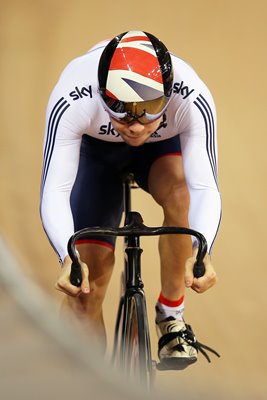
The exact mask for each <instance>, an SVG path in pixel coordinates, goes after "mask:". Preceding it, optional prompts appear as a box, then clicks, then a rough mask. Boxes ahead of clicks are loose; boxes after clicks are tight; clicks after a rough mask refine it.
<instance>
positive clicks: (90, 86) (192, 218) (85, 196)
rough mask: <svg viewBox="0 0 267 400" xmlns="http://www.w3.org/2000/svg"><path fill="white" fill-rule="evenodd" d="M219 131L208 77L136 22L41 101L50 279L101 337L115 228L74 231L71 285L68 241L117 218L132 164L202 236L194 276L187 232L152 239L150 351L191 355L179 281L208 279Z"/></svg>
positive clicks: (168, 220)
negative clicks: (78, 275)
mask: <svg viewBox="0 0 267 400" xmlns="http://www.w3.org/2000/svg"><path fill="white" fill-rule="evenodd" d="M216 140H217V139H216V111H215V106H214V102H213V98H212V95H211V94H210V91H209V90H208V88H207V86H206V85H205V84H204V83H203V81H202V80H201V79H200V78H199V76H198V75H197V74H196V72H195V71H194V70H193V68H192V67H191V66H190V65H188V64H187V63H186V62H184V61H183V60H181V59H180V58H179V57H177V56H175V55H173V54H170V53H169V51H168V50H167V48H166V47H165V45H164V44H163V43H162V42H161V41H160V40H159V39H157V38H156V37H155V36H153V35H152V34H149V33H147V32H143V31H129V32H125V33H122V34H119V35H117V36H116V37H115V38H113V39H112V40H108V41H104V42H101V43H98V44H97V45H95V46H94V47H93V48H92V49H90V50H89V52H87V53H86V54H84V55H82V56H81V57H78V58H76V59H74V60H73V61H72V62H70V63H69V65H68V66H67V67H66V68H65V70H64V71H63V73H62V74H61V76H60V79H59V81H58V83H57V84H56V86H55V88H54V90H53V92H52V94H51V97H50V100H49V103H48V109H47V123H46V134H45V142H44V164H43V176H42V190H41V218H42V222H43V226H44V229H45V232H46V233H47V235H48V238H49V240H50V242H51V243H52V245H53V247H54V249H55V251H56V252H57V254H58V256H59V259H60V262H61V264H62V269H61V272H60V275H59V278H58V280H57V282H56V288H57V289H58V290H60V291H62V292H64V293H65V294H66V295H67V296H65V298H64V306H65V307H67V309H70V310H73V311H74V312H75V313H76V314H77V316H78V318H80V319H81V320H82V321H90V323H91V324H92V325H93V327H94V331H95V332H96V334H97V335H98V337H101V340H103V341H105V328H104V321H103V314H102V304H103V300H104V297H105V293H106V290H107V286H108V283H109V280H110V277H111V273H112V269H113V265H114V247H115V239H114V238H112V237H107V238H106V237H104V238H103V237H101V238H100V237H95V238H90V239H89V238H88V240H83V241H80V242H78V243H77V249H78V252H79V256H80V259H81V262H82V274H83V281H82V285H81V287H79V288H77V287H75V286H72V285H71V283H70V281H69V276H70V268H71V260H70V258H69V256H68V253H67V242H68V239H69V237H70V236H71V235H72V234H73V232H74V230H78V229H81V228H84V227H86V226H118V225H119V223H120V219H121V214H122V183H121V175H122V174H123V173H125V172H126V171H127V172H132V173H134V176H135V179H136V181H137V183H138V184H139V186H140V187H141V188H142V189H144V190H145V191H147V192H148V193H150V194H151V196H152V197H153V199H154V200H155V201H156V202H157V203H158V204H159V205H160V206H161V207H162V210H163V214H164V222H163V223H164V225H176V226H185V227H187V226H189V227H191V228H192V229H196V230H198V231H200V232H201V233H202V234H204V236H205V237H206V239H207V241H208V251H209V254H208V255H207V256H206V259H205V266H206V273H205V275H204V276H203V277H201V278H199V279H196V278H194V277H193V272H192V269H193V263H194V259H195V256H196V243H195V242H194V241H193V242H192V239H191V238H190V237H183V236H178V237H177V236H175V237H171V235H170V237H169V236H163V237H161V238H160V239H159V255H160V261H161V293H160V295H159V298H158V301H157V304H156V327H157V332H158V335H159V358H160V360H161V361H162V362H164V363H165V364H166V366H167V367H170V368H177V369H181V368H185V367H186V366H188V365H190V364H191V363H193V362H195V361H196V360H197V351H198V349H197V346H196V345H195V338H194V336H192V332H191V331H190V328H189V326H188V325H187V324H185V322H184V317H183V312H184V295H185V290H186V288H192V289H193V290H195V291H196V292H198V293H202V292H204V291H206V290H207V289H209V288H210V287H211V286H213V285H214V284H215V282H216V279H217V278H216V273H215V270H214V268H213V266H212V263H211V260H210V254H211V250H212V247H213V243H214V240H215V237H216V234H217V230H218V227H219V224H220V215H221V202H220V194H219V190H218V182H217V141H216ZM170 332H172V333H174V332H176V334H174V335H171V336H170V335H169V333H170ZM192 337H193V340H192Z"/></svg>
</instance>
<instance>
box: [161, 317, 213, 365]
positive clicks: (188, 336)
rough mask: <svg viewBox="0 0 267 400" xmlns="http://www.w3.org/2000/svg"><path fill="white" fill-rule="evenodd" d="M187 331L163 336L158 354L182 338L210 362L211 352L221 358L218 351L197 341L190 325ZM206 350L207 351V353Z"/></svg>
mask: <svg viewBox="0 0 267 400" xmlns="http://www.w3.org/2000/svg"><path fill="white" fill-rule="evenodd" d="M185 326H186V329H181V330H180V331H178V332H168V333H166V334H165V335H163V336H162V337H161V338H160V339H159V350H158V352H159V353H160V351H161V350H162V348H163V347H164V346H166V345H168V344H169V343H170V342H171V341H172V340H174V339H177V338H180V339H183V340H184V341H185V342H186V343H187V344H188V345H189V346H192V347H194V348H195V349H196V350H197V351H199V352H200V353H201V354H202V355H203V356H204V357H205V358H206V360H207V361H208V362H211V360H210V357H209V356H208V354H207V351H210V352H211V353H213V354H215V355H216V356H217V357H220V354H219V353H217V351H216V350H214V349H212V348H211V347H209V346H206V345H205V344H203V343H200V342H198V341H197V340H196V337H195V335H194V333H193V330H192V328H191V326H190V325H188V324H185ZM205 350H206V351H205Z"/></svg>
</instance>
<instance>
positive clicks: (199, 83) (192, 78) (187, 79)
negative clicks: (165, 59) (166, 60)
mask: <svg viewBox="0 0 267 400" xmlns="http://www.w3.org/2000/svg"><path fill="white" fill-rule="evenodd" d="M171 57H172V63H173V71H174V92H175V91H177V90H179V87H180V88H181V86H183V87H184V86H188V88H189V89H190V88H191V89H190V90H193V89H194V91H195V92H198V93H206V94H207V95H211V91H210V89H209V87H208V86H207V83H206V82H205V81H204V79H203V78H202V77H201V76H200V74H199V73H198V72H197V71H196V69H195V68H194V67H193V66H192V65H191V64H190V63H188V62H187V61H185V60H184V59H182V58H180V57H178V56H177V55H175V54H171Z"/></svg>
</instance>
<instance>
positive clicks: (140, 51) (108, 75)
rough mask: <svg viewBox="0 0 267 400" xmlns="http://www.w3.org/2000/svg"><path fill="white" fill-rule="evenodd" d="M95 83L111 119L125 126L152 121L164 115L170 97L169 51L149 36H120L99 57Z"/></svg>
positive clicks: (128, 33) (135, 32) (170, 66)
mask: <svg viewBox="0 0 267 400" xmlns="http://www.w3.org/2000/svg"><path fill="white" fill-rule="evenodd" d="M98 84H99V93H100V97H101V99H102V101H103V105H104V108H105V109H106V111H107V112H108V113H109V114H110V116H111V117H113V118H115V119H117V120H120V121H125V122H127V123H129V122H132V121H135V120H138V121H139V122H141V123H143V124H145V123H148V122H151V121H154V120H156V119H158V118H159V117H160V116H162V115H163V114H164V112H165V110H166V108H167V106H168V103H169V100H170V97H171V94H172V86H173V70H172V62H171V56H170V54H169V51H168V50H167V48H166V47H165V45H164V44H163V43H162V42H161V41H160V40H159V39H157V38H156V37H155V36H153V35H151V34H150V33H147V32H142V31H129V32H124V33H121V34H120V35H118V36H116V37H115V38H114V39H112V40H111V41H110V42H109V43H108V45H107V46H106V47H105V49H104V51H103V53H102V55H101V58H100V61H99V67H98Z"/></svg>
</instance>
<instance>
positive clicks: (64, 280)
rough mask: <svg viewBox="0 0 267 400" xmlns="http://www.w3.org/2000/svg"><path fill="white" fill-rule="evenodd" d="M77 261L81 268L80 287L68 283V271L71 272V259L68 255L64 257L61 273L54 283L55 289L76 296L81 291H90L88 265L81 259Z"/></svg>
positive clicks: (86, 292)
mask: <svg viewBox="0 0 267 400" xmlns="http://www.w3.org/2000/svg"><path fill="white" fill-rule="evenodd" d="M79 261H80V264H81V268H82V284H81V286H80V287H77V286H74V285H72V284H71V283H70V272H71V264H72V261H71V258H70V257H69V256H66V257H65V259H64V263H63V265H62V269H61V273H60V275H59V277H58V280H57V282H56V284H55V288H56V289H57V290H59V291H61V292H63V293H66V294H67V295H68V296H73V297H77V296H79V295H80V294H82V293H84V294H88V293H89V292H90V287H89V270H88V267H87V265H86V264H85V263H84V262H82V261H81V260H79Z"/></svg>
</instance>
